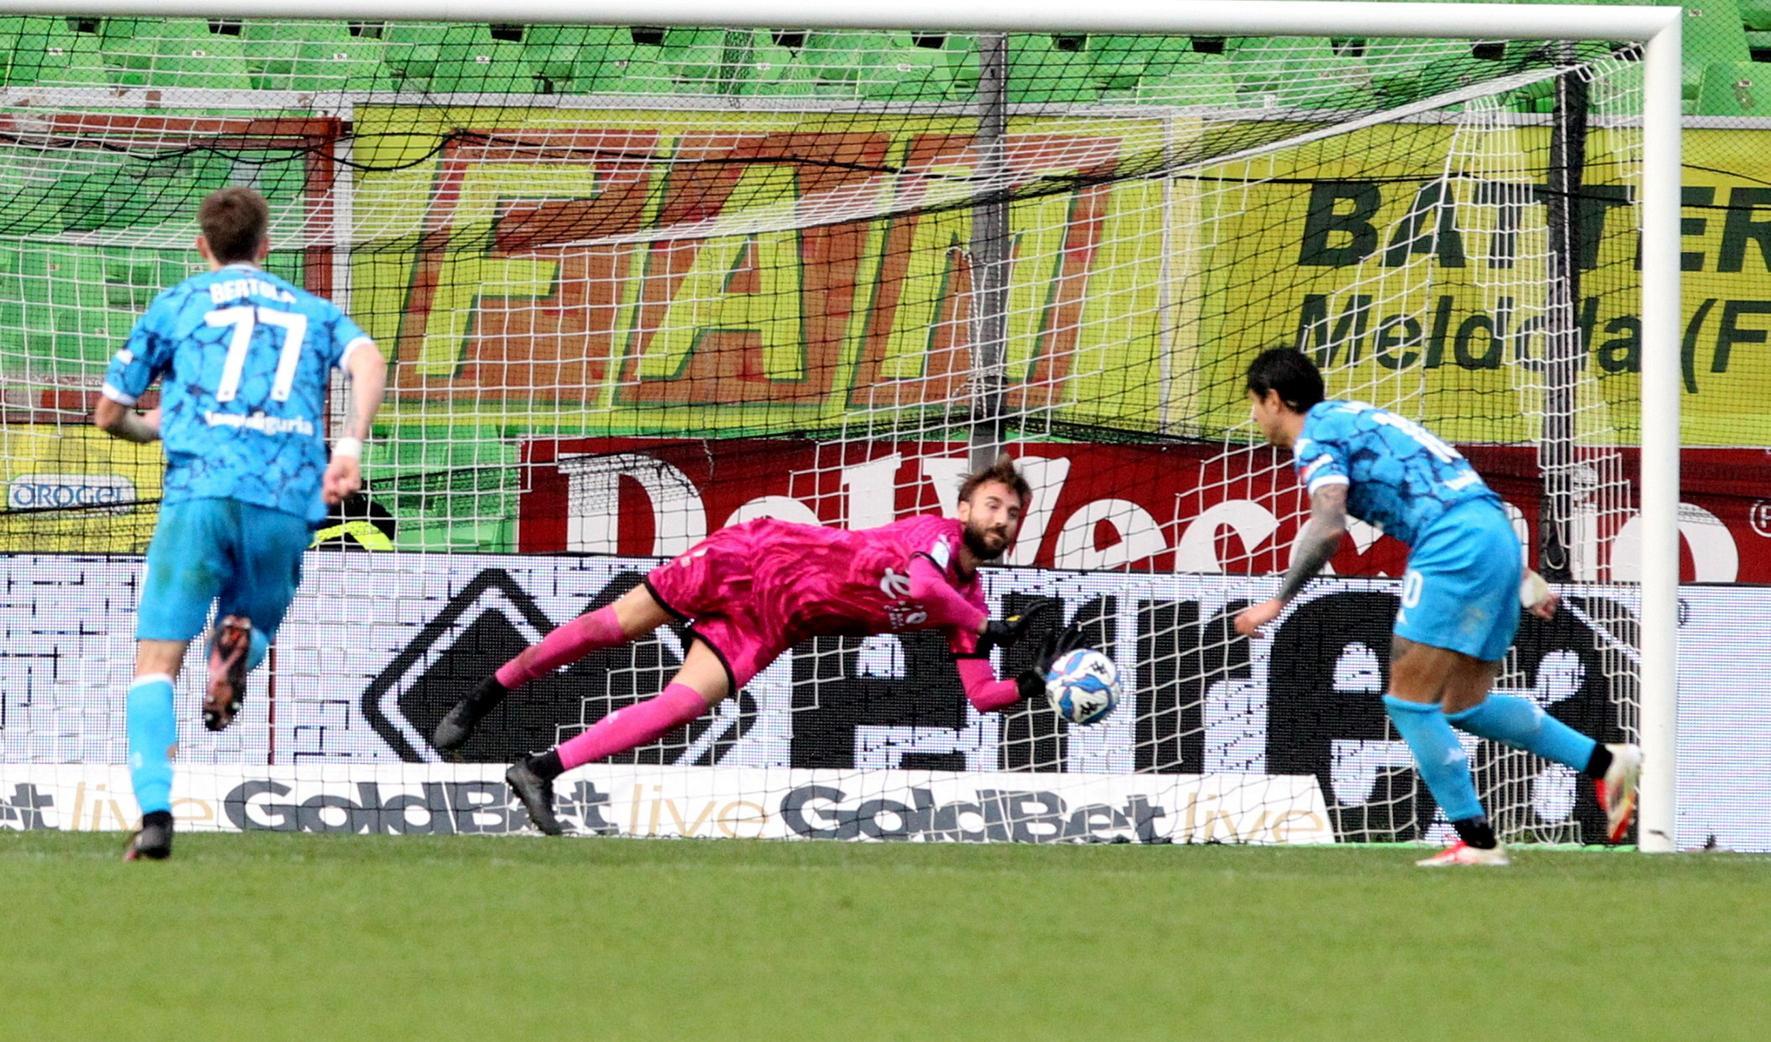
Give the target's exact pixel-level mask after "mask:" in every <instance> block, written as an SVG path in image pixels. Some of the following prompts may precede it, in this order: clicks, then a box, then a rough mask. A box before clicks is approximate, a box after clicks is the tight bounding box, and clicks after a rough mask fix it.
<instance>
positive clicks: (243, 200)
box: [197, 186, 271, 264]
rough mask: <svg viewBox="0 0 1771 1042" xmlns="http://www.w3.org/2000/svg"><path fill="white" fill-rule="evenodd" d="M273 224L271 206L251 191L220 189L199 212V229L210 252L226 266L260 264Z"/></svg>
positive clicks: (207, 199) (199, 208) (211, 194)
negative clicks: (260, 252) (260, 247)
mask: <svg viewBox="0 0 1771 1042" xmlns="http://www.w3.org/2000/svg"><path fill="white" fill-rule="evenodd" d="M270 223H271V208H270V206H269V205H268V204H266V203H265V201H264V196H262V195H259V194H258V193H257V192H255V191H253V190H252V189H250V188H240V187H237V186H236V187H233V188H219V189H217V190H215V191H213V192H210V193H209V196H208V197H207V198H205V199H204V200H203V205H201V206H199V207H198V208H197V225H198V227H200V228H202V229H203V239H204V241H206V242H208V243H209V252H210V253H212V254H214V255H215V259H216V260H218V261H220V262H221V263H223V264H233V263H235V262H238V261H254V260H257V259H258V245H259V243H261V242H263V241H264V232H265V228H266V227H267V226H269V224H270Z"/></svg>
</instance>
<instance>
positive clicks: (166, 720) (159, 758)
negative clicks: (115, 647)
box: [125, 673, 178, 814]
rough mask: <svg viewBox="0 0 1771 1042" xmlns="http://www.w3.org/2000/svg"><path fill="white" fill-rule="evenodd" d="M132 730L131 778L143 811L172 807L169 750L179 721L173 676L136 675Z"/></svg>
mask: <svg viewBox="0 0 1771 1042" xmlns="http://www.w3.org/2000/svg"><path fill="white" fill-rule="evenodd" d="M125 719H126V721H127V729H128V732H129V780H130V783H131V784H133V785H134V786H135V802H136V803H138V804H140V805H141V812H142V813H143V814H147V813H148V812H150V811H156V810H164V811H170V810H171V809H172V761H171V759H170V758H168V756H167V751H168V750H169V749H171V748H172V746H174V745H176V744H177V743H178V721H177V720H176V719H175V718H174V717H173V715H172V678H171V677H168V676H167V675H166V674H164V673H154V674H150V675H148V676H145V677H137V678H136V680H135V682H134V683H133V684H130V685H129V700H128V701H127V702H126V703H125Z"/></svg>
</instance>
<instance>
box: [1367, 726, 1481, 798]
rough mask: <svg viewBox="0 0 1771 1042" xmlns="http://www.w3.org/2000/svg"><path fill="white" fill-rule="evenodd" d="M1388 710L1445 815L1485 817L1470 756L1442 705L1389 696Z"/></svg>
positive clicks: (1429, 790) (1429, 789)
mask: <svg viewBox="0 0 1771 1042" xmlns="http://www.w3.org/2000/svg"><path fill="white" fill-rule="evenodd" d="M1384 712H1385V713H1386V714H1388V716H1389V718H1390V722H1391V723H1393V724H1395V725H1396V730H1398V731H1400V732H1401V733H1402V739H1403V741H1406V742H1407V743H1408V751H1409V752H1411V753H1413V754H1414V763H1415V766H1416V767H1418V768H1419V769H1420V776H1421V779H1422V780H1423V781H1425V782H1426V783H1427V791H1428V792H1430V793H1432V794H1433V799H1435V800H1437V801H1438V803H1439V809H1440V810H1443V811H1444V812H1445V817H1446V818H1447V819H1449V820H1451V821H1467V820H1469V819H1471V818H1479V817H1481V816H1482V801H1481V800H1479V799H1477V798H1476V783H1475V780H1474V779H1472V778H1471V777H1470V758H1469V757H1468V756H1467V755H1465V753H1464V747H1463V746H1461V745H1459V744H1457V732H1455V731H1453V730H1452V729H1451V725H1450V724H1448V723H1446V722H1445V714H1444V713H1442V712H1440V711H1439V707H1438V706H1436V705H1429V704H1427V703H1424V702H1407V701H1404V700H1402V699H1400V698H1392V697H1391V696H1389V695H1385V696H1384Z"/></svg>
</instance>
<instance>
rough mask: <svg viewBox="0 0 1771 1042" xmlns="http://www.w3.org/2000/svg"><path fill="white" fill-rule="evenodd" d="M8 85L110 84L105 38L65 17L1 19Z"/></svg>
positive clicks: (79, 85) (90, 85) (0, 44)
mask: <svg viewBox="0 0 1771 1042" xmlns="http://www.w3.org/2000/svg"><path fill="white" fill-rule="evenodd" d="M0 21H3V22H4V23H5V25H6V32H5V33H4V34H3V35H0V47H4V48H5V54H4V55H3V56H0V60H4V61H5V65H6V68H5V72H6V85H7V86H9V87H29V86H33V85H36V84H44V85H51V84H53V85H55V86H67V87H108V86H109V85H110V74H109V72H108V71H107V70H106V68H105V62H104V57H103V53H104V52H103V40H102V38H101V37H100V36H99V35H98V34H97V33H88V32H77V31H75V30H74V29H72V28H70V27H69V25H68V20H67V19H65V18H48V17H31V18H7V19H3V20H0Z"/></svg>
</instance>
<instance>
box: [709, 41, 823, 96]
mask: <svg viewBox="0 0 1771 1042" xmlns="http://www.w3.org/2000/svg"><path fill="white" fill-rule="evenodd" d="M823 90H824V88H823V87H822V85H821V84H819V82H818V78H817V77H816V76H814V75H812V71H811V70H810V69H809V68H807V67H806V66H805V65H803V64H802V63H801V62H800V60H799V55H798V54H795V53H794V51H793V50H792V49H791V48H789V47H785V46H783V45H781V44H778V43H776V42H775V41H774V39H773V38H772V37H771V36H770V35H769V34H768V33H767V32H757V33H756V34H755V35H754V36H753V38H752V39H751V44H750V49H749V50H748V52H746V53H744V54H743V55H742V57H741V58H740V59H739V61H738V62H737V67H736V68H735V69H734V75H733V80H732V88H731V93H732V94H734V95H736V96H738V97H811V96H815V95H818V94H820V93H822V92H823Z"/></svg>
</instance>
